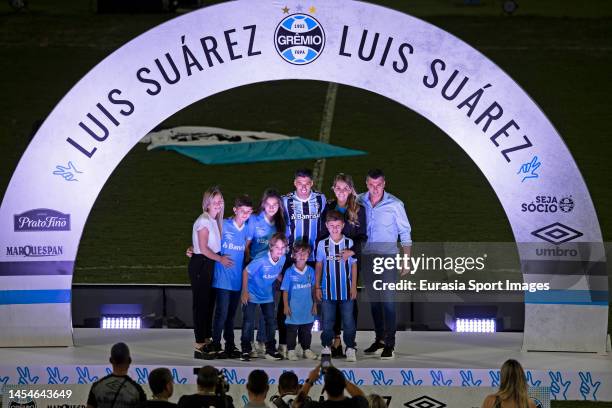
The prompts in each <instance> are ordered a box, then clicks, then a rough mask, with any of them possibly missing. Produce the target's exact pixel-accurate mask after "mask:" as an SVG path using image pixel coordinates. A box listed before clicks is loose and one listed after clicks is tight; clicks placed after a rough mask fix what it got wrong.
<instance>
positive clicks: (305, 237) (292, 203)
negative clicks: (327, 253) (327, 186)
mask: <svg viewBox="0 0 612 408" xmlns="http://www.w3.org/2000/svg"><path fill="white" fill-rule="evenodd" d="M282 198H283V206H284V209H285V220H286V221H287V232H286V234H287V238H288V240H289V248H291V247H292V246H293V243H294V242H296V241H307V242H308V243H310V246H311V247H312V248H313V249H315V248H316V243H317V235H318V232H319V228H320V227H321V222H322V221H321V213H322V212H323V209H324V208H325V203H326V202H327V200H326V199H325V195H324V194H323V193H319V192H316V191H312V192H311V193H310V197H308V200H306V201H302V200H300V199H299V198H298V196H297V194H296V193H295V192H293V193H289V194H287V195H284V196H283V197H282ZM308 260H309V261H314V260H315V251H311V252H310V256H309V258H308Z"/></svg>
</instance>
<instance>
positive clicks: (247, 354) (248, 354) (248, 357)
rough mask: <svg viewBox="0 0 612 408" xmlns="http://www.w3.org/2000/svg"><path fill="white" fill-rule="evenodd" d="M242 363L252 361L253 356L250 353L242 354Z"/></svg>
mask: <svg viewBox="0 0 612 408" xmlns="http://www.w3.org/2000/svg"><path fill="white" fill-rule="evenodd" d="M240 361H251V354H250V353H242V354H241V355H240Z"/></svg>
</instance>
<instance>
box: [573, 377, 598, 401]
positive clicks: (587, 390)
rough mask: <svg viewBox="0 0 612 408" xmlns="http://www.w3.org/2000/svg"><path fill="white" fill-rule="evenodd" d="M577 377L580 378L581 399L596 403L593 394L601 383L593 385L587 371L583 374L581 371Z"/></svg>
mask: <svg viewBox="0 0 612 408" xmlns="http://www.w3.org/2000/svg"><path fill="white" fill-rule="evenodd" d="M578 375H579V376H580V394H582V398H584V399H585V400H587V399H588V400H591V399H592V400H595V401H597V397H596V396H595V393H596V392H597V390H598V389H599V386H600V385H601V381H597V382H596V383H594V382H593V379H592V378H591V373H590V372H588V371H587V372H584V373H583V372H582V371H578Z"/></svg>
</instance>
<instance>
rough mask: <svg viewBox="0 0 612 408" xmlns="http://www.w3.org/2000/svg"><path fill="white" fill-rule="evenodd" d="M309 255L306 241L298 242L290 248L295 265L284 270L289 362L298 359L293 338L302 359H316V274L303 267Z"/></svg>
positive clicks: (284, 302) (312, 270)
mask: <svg viewBox="0 0 612 408" xmlns="http://www.w3.org/2000/svg"><path fill="white" fill-rule="evenodd" d="M311 252H312V247H311V246H310V244H309V243H308V242H307V241H298V242H296V243H295V244H294V245H293V255H292V256H293V259H294V261H295V263H294V264H293V265H292V266H291V267H290V268H288V269H287V270H286V271H285V276H284V277H283V282H282V284H281V290H282V292H283V305H284V309H283V310H284V312H285V316H287V317H286V319H285V324H286V325H287V358H288V359H289V360H292V361H296V360H298V355H297V353H296V351H295V346H296V341H295V340H296V336H297V338H298V339H299V342H300V346H302V350H304V357H305V358H309V359H313V360H314V359H316V358H317V355H316V354H315V353H313V352H312V350H310V343H311V341H312V333H311V331H312V324H313V322H314V315H316V314H317V307H316V303H315V302H314V297H315V293H314V287H315V271H314V269H313V268H312V267H311V266H308V265H306V261H307V260H308V257H309V256H310V253H311Z"/></svg>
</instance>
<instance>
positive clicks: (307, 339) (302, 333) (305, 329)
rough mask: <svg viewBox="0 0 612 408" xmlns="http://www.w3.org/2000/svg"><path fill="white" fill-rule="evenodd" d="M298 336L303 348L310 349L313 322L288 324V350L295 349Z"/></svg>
mask: <svg viewBox="0 0 612 408" xmlns="http://www.w3.org/2000/svg"><path fill="white" fill-rule="evenodd" d="M296 337H297V339H298V341H299V342H300V346H302V350H308V349H309V348H310V343H312V323H307V324H288V325H287V350H295V345H296V341H295V338H296Z"/></svg>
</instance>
